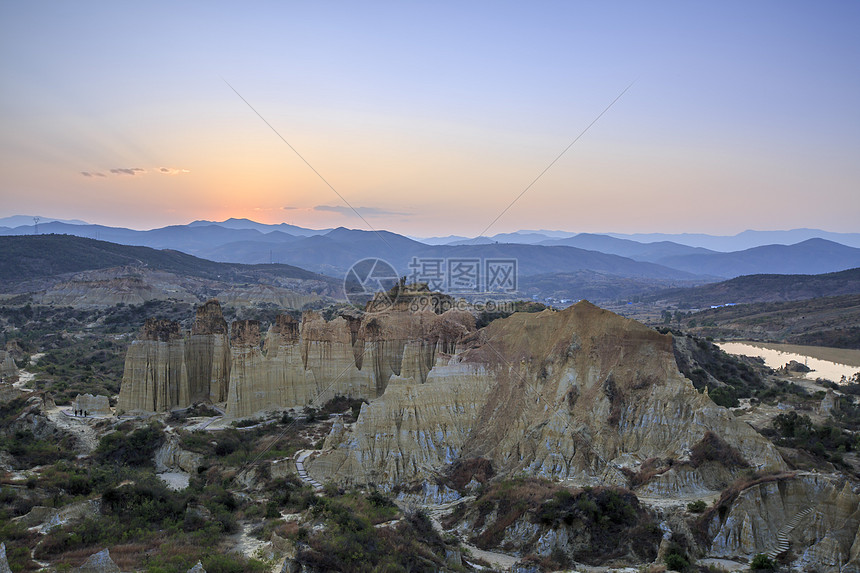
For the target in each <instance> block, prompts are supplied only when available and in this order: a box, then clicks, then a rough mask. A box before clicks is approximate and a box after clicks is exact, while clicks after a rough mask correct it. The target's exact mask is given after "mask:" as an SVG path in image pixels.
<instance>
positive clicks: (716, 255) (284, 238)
mask: <svg viewBox="0 0 860 573" xmlns="http://www.w3.org/2000/svg"><path fill="white" fill-rule="evenodd" d="M21 221H28V222H29V223H28V224H24V225H18V226H15V227H3V226H0V235H32V234H34V233H35V227H34V226H33V224H32V222H33V221H32V217H26V216H15V217H8V218H6V219H0V225H3V224H4V223H5V224H15V223H20V222H21ZM38 231H39V233H40V234H47V233H57V234H67V235H74V236H79V237H87V238H91V239H97V240H102V241H109V242H112V243H118V244H123V245H138V246H148V247H152V248H155V249H172V250H177V251H182V252H184V253H188V254H191V255H194V256H197V257H201V258H204V259H210V260H213V261H218V262H225V263H251V264H259V263H285V264H289V265H294V266H296V267H301V268H303V269H308V270H310V271H313V272H318V273H322V274H326V275H329V276H332V277H337V278H340V277H343V276H344V274H345V273H346V271H347V270H348V269H349V268H350V267H351V266H352V265H353V264H354V263H355V262H357V261H359V260H361V259H363V258H368V257H378V258H381V259H384V260H386V261H388V262H390V263H391V264H392V265H393V266H394V267H395V269H396V270H397V272H398V273H399V274H401V275H407V276H408V275H410V274H411V273H410V262H411V261H413V260H416V259H417V260H431V259H473V260H475V259H476V260H481V261H484V260H486V259H494V258H495V259H516V260H517V263H518V275H519V276H521V277H534V276H542V277H544V278H543V279H542V280H541V282H542V283H545V282H546V280H548V277H549V275H553V274H557V273H561V274H566V275H567V276H571V273H578V272H580V271H590V272H595V273H598V274H599V275H600V276H601V277H607V276H609V277H611V276H616V277H622V278H637V279H646V280H647V281H648V283H649V285H650V287H651V288H653V287H654V286H655V285H654V284H653V281H669V282H671V283H672V284H677V282H678V281H692V282H693V283H704V282H713V281H716V280H719V279H725V278H732V277H736V276H740V275H747V274H760V273H777V274H796V273H802V274H818V273H826V272H836V271H841V270H845V269H849V268H854V267H860V248H857V247H855V246H852V245H851V244H849V243H856V244H857V245H860V233H853V234H852V233H841V234H840V233H827V232H824V231H815V230H809V229H796V230H793V231H746V232H744V233H740V234H738V235H736V236H734V237H712V236H709V235H657V234H655V235H628V236H622V235H600V234H591V233H580V234H573V233H563V232H560V231H519V232H516V233H506V234H499V235H495V236H494V237H489V238H477V239H464V238H457V237H446V238H445V239H451V240H448V241H446V242H445V243H443V244H440V243H438V242H436V240H435V239H427V240H425V242H422V241H418V240H415V239H412V238H409V237H405V236H403V235H398V234H396V233H391V232H388V231H379V232H374V231H359V230H350V229H345V228H343V227H339V228H337V229H320V230H314V229H306V228H303V227H298V226H295V225H288V224H286V223H282V224H280V225H266V224H262V223H257V222H255V221H251V220H249V219H228V220H226V221H221V222H213V221H194V222H193V223H190V224H188V225H171V226H168V227H162V228H158V229H152V230H148V231H137V230H133V229H126V228H120V227H108V226H104V225H91V224H86V223H84V222H81V221H71V222H70V221H55V220H51V219H49V218H42V220H41V221H40V222H39V225H38ZM810 235H816V237H814V238H809V236H810ZM632 237H635V238H637V239H638V240H634V238H632ZM798 237H803V238H801V239H800V240H799V241H797V242H795V243H791V244H768V245H757V246H753V247H750V248H745V249H740V250H735V251H732V252H722V251H720V250H719V249H718V248H705V247H704V246H702V245H703V244H709V245H710V246H711V247H721V246H724V245H725V244H728V243H727V241H728V242H732V241H733V242H734V243H736V244H751V243H756V242H758V241H762V240H765V239H767V238H780V239H784V240H793V239H794V238H798ZM823 237H825V238H823ZM826 237H830V238H831V239H832V238H838V239H839V240H840V241H839V242H836V241H833V240H831V239H828V238H826ZM645 238H648V239H657V238H660V239H661V240H654V241H651V242H644V239H645ZM668 238H675V239H678V240H668ZM682 239H683V240H684V241H686V243H685V242H679V241H680V240H682ZM432 243H436V244H432ZM688 243H699V244H688ZM600 280H601V281H604V280H605V278H601V279H600ZM666 286H668V285H666ZM649 290H650V289H649Z"/></svg>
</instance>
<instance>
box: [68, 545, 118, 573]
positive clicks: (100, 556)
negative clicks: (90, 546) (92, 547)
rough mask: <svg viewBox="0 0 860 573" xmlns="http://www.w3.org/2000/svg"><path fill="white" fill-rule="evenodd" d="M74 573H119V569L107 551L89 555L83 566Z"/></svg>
mask: <svg viewBox="0 0 860 573" xmlns="http://www.w3.org/2000/svg"><path fill="white" fill-rule="evenodd" d="M74 571H75V573H120V569H119V567H118V566H117V564H116V563H114V562H113V559H111V558H110V551H109V550H107V549H103V550H101V551H99V552H98V553H94V554H92V555H90V556H89V557H88V558H87V560H86V561H84V564H83V565H81V566H80V567H78V568H77V569H75V570H74Z"/></svg>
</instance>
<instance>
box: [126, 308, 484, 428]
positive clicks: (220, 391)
mask: <svg viewBox="0 0 860 573" xmlns="http://www.w3.org/2000/svg"><path fill="white" fill-rule="evenodd" d="M474 330H475V321H474V318H473V317H472V315H471V314H469V313H466V312H461V311H453V310H452V311H448V312H446V313H444V314H441V315H439V314H435V313H433V312H430V311H425V312H417V313H413V312H409V311H406V310H398V311H393V312H390V313H386V314H380V315H364V316H359V315H358V314H356V315H349V314H347V315H344V316H339V317H336V318H334V319H333V320H330V321H326V320H324V319H323V317H322V316H320V315H319V314H317V313H315V312H306V313H305V314H304V315H303V317H302V320H301V321H300V322H299V321H296V320H295V319H294V318H292V317H291V316H289V315H281V316H279V317H278V318H277V320H276V322H275V324H273V325H272V326H271V328H270V329H269V331H268V332H267V333H266V334H265V336H263V335H262V333H261V332H260V324H259V323H258V322H257V321H254V320H244V321H236V322H234V323H233V324H232V325H231V326H230V328H229V329H228V328H227V323H226V322H225V320H224V318H223V315H222V312H221V306H220V304H219V303H218V301H217V300H214V299H213V300H210V301H209V302H207V303H205V304H204V305H202V306H200V307H199V308H198V309H197V316H196V319H195V322H194V326H193V328H192V330H191V333H190V335H189V334H187V333H183V332H181V330H180V327H179V325H178V324H177V323H172V322H169V321H156V320H148V321H147V322H146V325H145V326H144V328H143V330H142V332H141V335H140V337H139V339H138V340H137V341H135V342H134V343H133V344H132V346H131V348H130V349H129V353H128V355H127V357H126V369H125V373H124V376H123V385H122V389H121V392H120V399H119V402H118V406H117V407H118V409H119V410H123V411H132V410H147V411H162V410H166V409H169V408H172V407H184V406H188V405H190V404H192V403H194V402H199V401H207V400H208V401H211V402H224V401H226V403H227V415H228V416H231V417H246V416H251V415H253V414H255V413H257V412H260V411H264V410H273V409H279V408H289V407H294V406H304V405H307V404H311V403H314V404H322V403H324V402H325V401H326V400H328V399H329V398H332V397H334V396H336V395H341V396H349V397H355V398H366V399H373V398H377V397H379V396H381V395H382V394H383V393H384V392H385V390H386V388H387V386H388V384H389V381H390V380H392V379H395V378H403V379H404V380H414V381H417V382H419V383H423V382H426V381H427V380H428V377H429V376H430V373H431V370H432V369H433V368H434V366H435V364H436V361H437V359H438V358H439V357H442V356H447V355H448V354H450V353H453V352H455V351H456V350H457V342H458V341H459V340H461V339H464V338H465V337H466V336H467V335H468V334H470V333H473V332H474ZM228 332H229V334H228Z"/></svg>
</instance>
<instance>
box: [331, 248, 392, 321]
mask: <svg viewBox="0 0 860 573" xmlns="http://www.w3.org/2000/svg"><path fill="white" fill-rule="evenodd" d="M399 281H400V277H399V276H398V275H397V271H396V270H395V269H394V267H393V266H392V265H391V264H390V263H389V262H387V261H383V260H382V259H377V258H368V259H362V260H360V261H358V262H357V263H355V264H354V265H352V266H351V267H350V268H349V270H348V271H347V272H346V276H345V277H344V279H343V294H344V295H346V300H348V301H349V302H350V303H351V304H354V305H357V306H360V307H363V308H364V309H365V310H366V311H367V312H383V311H386V310H388V309H390V308H391V306H392V305H393V304H394V302H395V301H396V300H397V291H396V290H392V289H394V287H395V286H397V284H398V283H399ZM370 301H373V305H372V306H370V307H369V306H368V304H367V303H368V302H370Z"/></svg>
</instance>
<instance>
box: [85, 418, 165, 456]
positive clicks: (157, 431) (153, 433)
mask: <svg viewBox="0 0 860 573" xmlns="http://www.w3.org/2000/svg"><path fill="white" fill-rule="evenodd" d="M162 443H164V435H163V434H162V432H161V425H160V424H158V423H155V422H153V423H152V424H150V425H149V426H147V427H145V428H140V429H138V430H134V431H133V432H130V433H125V432H123V431H120V430H117V431H116V432H113V433H111V434H107V435H105V436H103V437H102V439H101V441H99V445H98V447H97V448H96V452H95V453H96V457H97V459H98V460H99V461H101V462H108V463H113V464H116V465H123V466H151V465H153V462H152V456H153V454H155V450H157V449H158V448H159V447H160V446H161V444H162Z"/></svg>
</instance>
